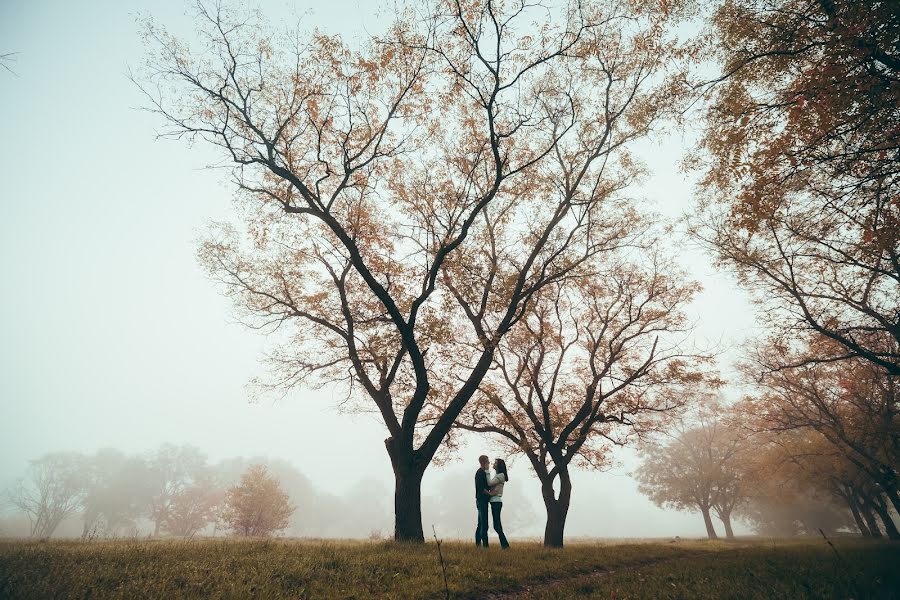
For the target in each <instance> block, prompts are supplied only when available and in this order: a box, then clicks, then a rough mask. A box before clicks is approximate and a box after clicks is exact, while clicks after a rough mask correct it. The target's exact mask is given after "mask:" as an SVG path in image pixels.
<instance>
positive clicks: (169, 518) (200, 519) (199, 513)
mask: <svg viewBox="0 0 900 600" xmlns="http://www.w3.org/2000/svg"><path fill="white" fill-rule="evenodd" d="M224 496H225V493H224V491H223V490H222V489H221V488H219V487H218V486H217V485H216V482H215V481H213V480H212V479H210V478H204V479H201V480H199V481H197V482H196V483H194V484H192V485H190V486H188V487H186V488H184V489H183V490H181V491H180V492H178V494H176V495H175V497H174V498H172V502H171V504H170V505H169V511H168V513H167V514H166V518H165V520H164V521H163V522H162V524H161V525H162V529H163V530H164V531H165V532H166V533H170V534H172V535H179V536H183V537H193V536H194V535H195V534H196V533H197V532H198V531H200V530H201V529H203V528H205V527H206V526H207V525H209V524H210V523H212V522H213V521H214V520H216V518H217V514H216V513H217V509H218V507H219V506H220V505H221V504H222V500H223V498H224Z"/></svg>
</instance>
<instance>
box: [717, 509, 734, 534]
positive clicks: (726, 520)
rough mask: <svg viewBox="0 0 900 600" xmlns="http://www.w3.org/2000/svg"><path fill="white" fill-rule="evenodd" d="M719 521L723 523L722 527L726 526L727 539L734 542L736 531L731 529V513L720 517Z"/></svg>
mask: <svg viewBox="0 0 900 600" xmlns="http://www.w3.org/2000/svg"><path fill="white" fill-rule="evenodd" d="M719 519H720V520H721V521H722V525H724V526H725V539H729V540H733V539H734V531H733V530H732V529H731V513H725V514H724V515H719Z"/></svg>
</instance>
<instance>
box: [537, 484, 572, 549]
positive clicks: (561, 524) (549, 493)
mask: <svg viewBox="0 0 900 600" xmlns="http://www.w3.org/2000/svg"><path fill="white" fill-rule="evenodd" d="M540 478H541V479H542V481H541V495H542V496H543V498H544V508H546V509H547V523H546V525H545V526H544V546H546V547H548V548H562V547H563V537H564V534H565V528H566V516H567V515H568V513H569V502H570V500H571V498H572V480H571V479H570V478H569V472H568V471H567V470H565V469H564V470H562V472H560V474H559V496H556V494H555V492H554V491H553V481H551V480H550V479H549V476H547V477H544V476H540Z"/></svg>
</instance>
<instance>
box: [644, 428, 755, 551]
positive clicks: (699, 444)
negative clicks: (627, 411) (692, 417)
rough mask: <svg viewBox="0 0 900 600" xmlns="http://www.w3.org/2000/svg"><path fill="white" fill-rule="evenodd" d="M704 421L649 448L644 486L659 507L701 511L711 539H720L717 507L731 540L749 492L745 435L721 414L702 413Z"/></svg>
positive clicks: (649, 445)
mask: <svg viewBox="0 0 900 600" xmlns="http://www.w3.org/2000/svg"><path fill="white" fill-rule="evenodd" d="M699 421H700V423H699V425H698V426H696V427H693V428H691V429H688V430H686V431H682V432H680V433H678V434H677V435H675V436H674V437H672V438H671V439H670V440H669V441H668V442H667V443H665V444H662V443H651V444H648V445H647V446H646V447H645V449H644V452H643V456H644V460H643V463H642V464H641V466H640V468H639V469H638V471H637V479H638V483H639V485H638V489H640V491H641V492H642V493H644V494H646V495H647V496H648V497H649V498H650V499H651V500H652V501H653V502H654V503H656V504H657V505H658V506H671V507H674V508H676V509H678V510H691V509H696V510H699V511H700V513H701V514H702V515H703V524H704V525H705V526H706V533H707V536H708V537H709V538H710V539H716V538H718V535H717V534H716V530H715V527H714V526H713V522H712V516H711V515H712V513H713V512H715V513H716V515H717V516H718V517H719V518H720V519H721V521H722V523H723V525H724V526H725V534H726V536H727V537H728V538H729V539H731V538H733V537H734V532H733V531H732V526H731V518H732V515H733V514H734V512H735V509H736V508H737V507H738V506H740V505H741V504H742V503H743V502H745V500H746V498H747V493H748V490H747V487H746V484H745V483H744V482H743V481H742V479H741V464H742V461H743V460H744V456H743V454H744V452H745V451H746V446H745V443H744V442H745V437H744V436H743V435H742V434H740V433H739V432H737V431H736V430H734V429H733V428H731V427H729V426H728V425H726V424H725V423H724V422H723V421H722V420H720V419H719V417H718V416H716V415H715V414H711V415H701V417H700V419H699Z"/></svg>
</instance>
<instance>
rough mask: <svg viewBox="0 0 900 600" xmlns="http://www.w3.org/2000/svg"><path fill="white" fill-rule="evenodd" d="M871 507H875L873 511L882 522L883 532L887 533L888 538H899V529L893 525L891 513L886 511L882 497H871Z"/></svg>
mask: <svg viewBox="0 0 900 600" xmlns="http://www.w3.org/2000/svg"><path fill="white" fill-rule="evenodd" d="M872 508H874V509H875V512H876V513H878V516H879V518H881V522H882V523H883V524H884V532H885V533H886V534H887V536H888V538H890V539H892V540H900V531H897V526H896V525H894V520H893V519H892V518H891V514H890V512H889V511H888V507H887V504H886V503H885V501H884V498H882V497H880V496H879V497H875V498H872Z"/></svg>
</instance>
